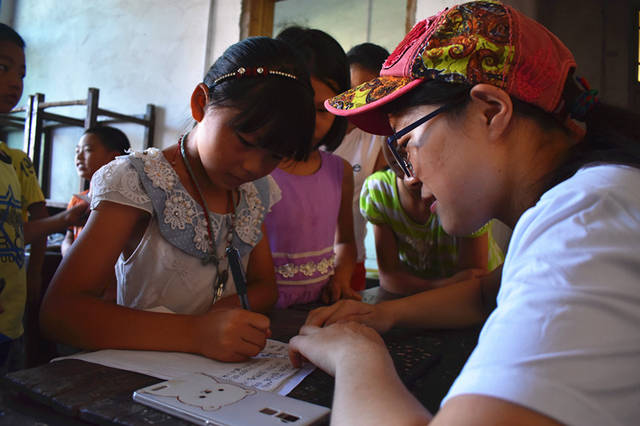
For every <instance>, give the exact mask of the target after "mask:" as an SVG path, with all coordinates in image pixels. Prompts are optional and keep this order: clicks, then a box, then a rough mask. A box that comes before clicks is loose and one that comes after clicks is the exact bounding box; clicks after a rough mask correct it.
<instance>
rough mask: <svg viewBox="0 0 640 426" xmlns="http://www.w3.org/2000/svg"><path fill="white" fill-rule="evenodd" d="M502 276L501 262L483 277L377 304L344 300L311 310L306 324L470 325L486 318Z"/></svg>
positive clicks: (376, 326) (381, 327)
mask: <svg viewBox="0 0 640 426" xmlns="http://www.w3.org/2000/svg"><path fill="white" fill-rule="evenodd" d="M501 277H502V266H500V267H498V268H496V269H495V270H494V271H493V272H491V273H489V274H488V275H485V276H483V277H481V278H473V279H470V280H465V281H460V282H457V283H454V284H452V285H449V286H446V287H440V288H436V289H434V290H427V291H423V292H422V293H418V294H414V295H412V296H407V297H402V298H400V299H395V300H389V301H386V302H381V303H378V304H376V305H369V304H366V303H362V302H355V301H351V300H344V301H340V302H338V303H336V304H334V305H331V306H327V307H322V308H318V309H315V310H313V311H311V312H310V313H309V316H308V317H307V320H306V324H309V325H316V326H324V325H329V324H333V323H335V322H338V321H357V322H360V323H362V324H365V325H368V326H370V327H373V328H374V329H376V330H377V331H379V332H380V333H384V332H386V331H388V330H390V329H391V328H392V327H409V328H411V327H414V328H425V329H428V328H461V327H468V326H471V325H476V324H478V323H480V322H482V321H484V319H485V318H486V317H487V316H488V315H489V314H490V313H491V311H492V310H493V309H494V308H495V304H496V296H497V294H498V289H499V288H500V279H501Z"/></svg>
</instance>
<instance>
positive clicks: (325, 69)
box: [277, 27, 351, 151]
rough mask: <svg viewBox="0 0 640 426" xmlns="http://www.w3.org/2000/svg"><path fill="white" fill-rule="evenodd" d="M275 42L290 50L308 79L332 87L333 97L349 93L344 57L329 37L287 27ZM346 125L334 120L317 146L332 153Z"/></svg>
mask: <svg viewBox="0 0 640 426" xmlns="http://www.w3.org/2000/svg"><path fill="white" fill-rule="evenodd" d="M277 39H278V40H284V41H286V42H287V43H289V44H290V45H291V46H293V47H294V48H295V49H296V50H297V51H298V53H299V55H300V56H301V57H302V60H303V61H304V62H305V63H306V64H307V67H308V70H309V72H310V73H311V75H312V76H313V77H315V78H317V79H318V80H320V81H322V82H323V83H324V84H326V85H327V86H329V87H331V88H332V89H333V90H334V91H335V92H336V94H338V93H342V92H344V91H346V90H349V88H350V87H351V77H350V73H349V64H348V62H347V56H346V55H345V53H344V50H343V49H342V47H340V44H339V43H338V42H337V41H336V40H335V39H334V38H333V37H331V36H330V35H329V34H327V33H325V32H324V31H320V30H316V29H310V28H302V27H289V28H286V29H284V30H282V31H281V32H280V34H278V36H277ZM347 125H348V121H347V119H346V118H345V117H336V118H335V119H334V121H333V125H332V126H331V128H330V129H329V132H327V134H326V135H325V137H324V138H322V140H321V141H320V142H318V145H324V146H325V148H326V149H327V150H329V151H333V150H335V149H336V148H337V147H338V145H340V143H341V142H342V139H343V138H344V135H345V134H346V133H347Z"/></svg>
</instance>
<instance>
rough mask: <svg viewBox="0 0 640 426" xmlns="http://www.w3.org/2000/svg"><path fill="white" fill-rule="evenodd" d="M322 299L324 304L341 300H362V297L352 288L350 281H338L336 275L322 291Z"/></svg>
mask: <svg viewBox="0 0 640 426" xmlns="http://www.w3.org/2000/svg"><path fill="white" fill-rule="evenodd" d="M320 299H321V300H322V301H323V302H324V303H333V302H336V301H338V300H340V299H354V300H361V299H362V296H361V295H360V293H358V292H357V291H355V290H354V289H352V288H351V282H350V281H344V280H338V279H336V277H335V275H334V276H333V277H331V280H329V282H328V283H327V285H326V286H324V288H323V289H322V293H321V294H320Z"/></svg>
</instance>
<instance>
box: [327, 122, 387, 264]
mask: <svg viewBox="0 0 640 426" xmlns="http://www.w3.org/2000/svg"><path fill="white" fill-rule="evenodd" d="M383 143H384V136H376V135H372V134H370V133H366V132H364V131H362V130H360V129H358V128H355V129H353V130H351V131H350V132H349V133H347V135H346V136H345V137H344V139H343V140H342V143H341V144H340V146H338V148H336V150H335V151H334V152H333V153H334V154H336V155H339V156H340V157H342V158H344V159H345V160H347V161H348V162H349V163H350V164H351V167H352V168H353V233H354V235H355V238H356V249H357V250H358V253H357V256H356V258H357V260H358V262H364V258H365V255H366V253H365V248H364V237H365V236H366V235H367V220H366V219H365V218H364V217H363V216H362V213H360V190H361V189H362V184H363V183H364V181H365V179H366V178H367V177H368V176H369V175H370V174H371V173H373V168H374V167H375V165H376V160H377V159H378V155H379V154H380V149H381V148H382V144H383Z"/></svg>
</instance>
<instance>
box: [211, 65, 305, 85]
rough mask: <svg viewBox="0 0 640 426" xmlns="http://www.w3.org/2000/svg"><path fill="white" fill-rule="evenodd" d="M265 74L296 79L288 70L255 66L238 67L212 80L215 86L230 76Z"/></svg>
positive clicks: (240, 76)
mask: <svg viewBox="0 0 640 426" xmlns="http://www.w3.org/2000/svg"><path fill="white" fill-rule="evenodd" d="M266 75H277V76H281V77H287V78H291V79H293V80H297V79H298V77H296V76H295V75H293V74H291V73H288V72H284V71H277V70H270V69H267V68H264V67H257V68H245V67H240V68H238V70H237V71H234V72H230V73H227V74H223V75H221V76H220V77H218V78H216V79H215V80H214V81H213V86H215V85H216V84H219V83H222V82H223V81H226V80H229V79H230V78H242V77H254V76H266Z"/></svg>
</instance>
